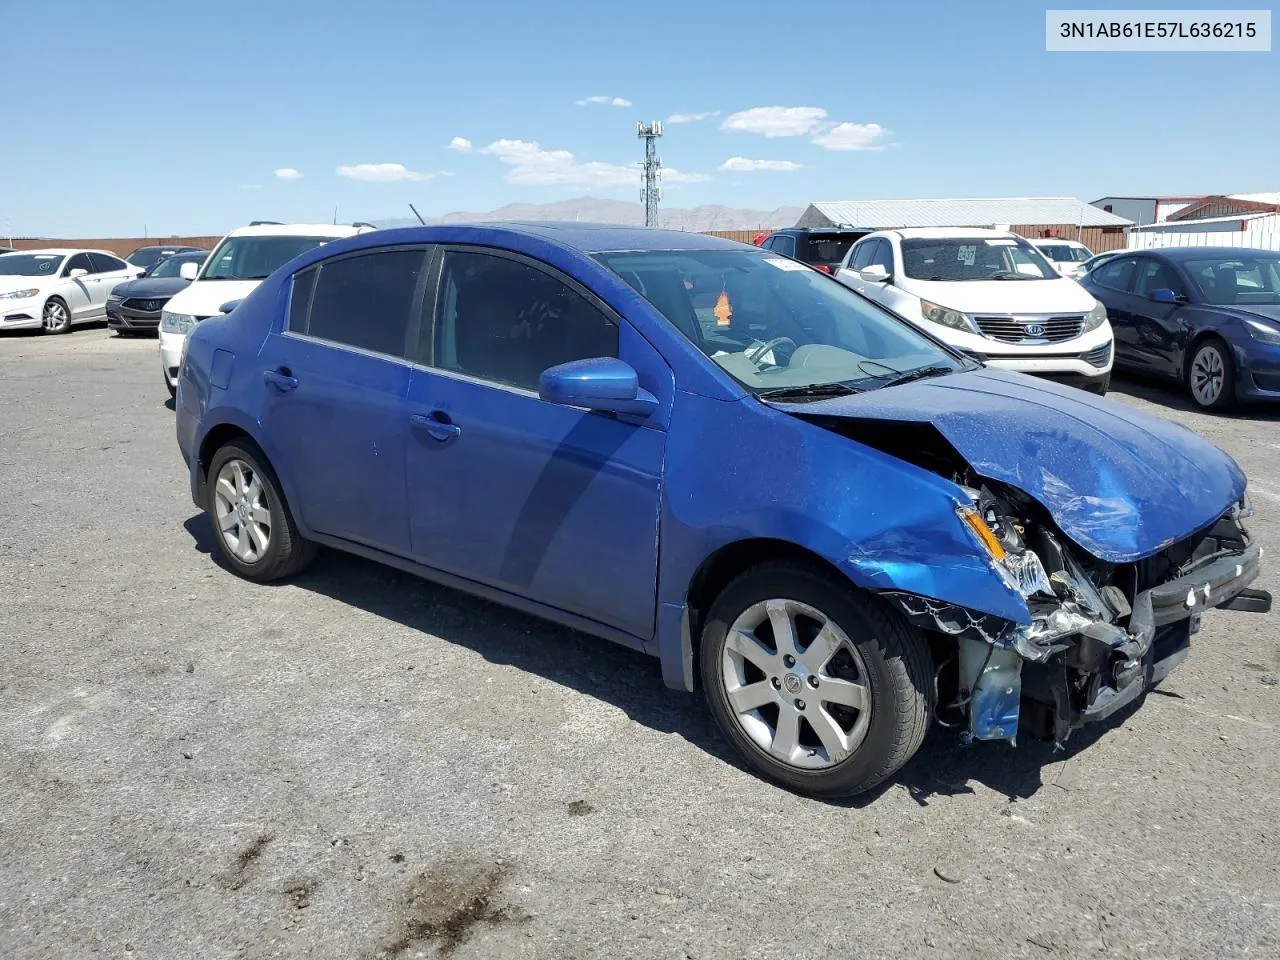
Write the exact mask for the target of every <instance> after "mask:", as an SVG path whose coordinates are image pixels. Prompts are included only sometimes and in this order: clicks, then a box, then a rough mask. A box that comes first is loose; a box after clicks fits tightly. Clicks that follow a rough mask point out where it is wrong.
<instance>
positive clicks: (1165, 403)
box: [1113, 372, 1280, 423]
mask: <svg viewBox="0 0 1280 960" xmlns="http://www.w3.org/2000/svg"><path fill="white" fill-rule="evenodd" d="M1113 389H1116V390H1118V392H1120V393H1123V394H1125V395H1126V396H1130V397H1137V398H1138V399H1140V400H1146V401H1147V402H1148V403H1154V404H1156V405H1157V406H1161V407H1168V408H1169V409H1171V410H1181V411H1183V412H1185V413H1199V414H1203V415H1204V416H1206V417H1223V418H1225V419H1228V420H1244V421H1250V422H1255V423H1275V422H1277V421H1280V404H1265V403H1254V404H1250V405H1248V406H1245V405H1241V406H1239V407H1236V408H1235V409H1234V410H1228V411H1227V412H1225V413H1210V412H1209V411H1207V410H1201V409H1200V408H1199V407H1197V406H1196V405H1195V403H1194V402H1193V401H1192V399H1191V398H1190V397H1189V396H1187V391H1186V389H1185V388H1184V387H1182V386H1180V385H1179V384H1176V383H1174V382H1173V381H1171V380H1157V379H1154V378H1148V377H1143V376H1140V375H1138V374H1134V373H1129V372H1126V373H1124V374H1123V375H1122V374H1119V373H1117V374H1116V375H1115V383H1114V387H1113Z"/></svg>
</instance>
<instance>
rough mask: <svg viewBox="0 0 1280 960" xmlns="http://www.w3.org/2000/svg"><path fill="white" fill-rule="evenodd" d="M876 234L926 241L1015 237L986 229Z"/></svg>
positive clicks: (926, 229)
mask: <svg viewBox="0 0 1280 960" xmlns="http://www.w3.org/2000/svg"><path fill="white" fill-rule="evenodd" d="M877 232H878V233H882V234H884V233H896V234H897V235H898V236H900V237H902V238H903V239H904V240H905V239H911V238H913V237H916V238H922V239H927V240H967V239H970V238H991V239H995V238H1006V239H1012V238H1014V237H1017V236H1018V235H1017V234H1016V233H1010V232H1009V231H1008V230H991V229H988V228H987V227H902V228H900V229H898V230H880V231H877Z"/></svg>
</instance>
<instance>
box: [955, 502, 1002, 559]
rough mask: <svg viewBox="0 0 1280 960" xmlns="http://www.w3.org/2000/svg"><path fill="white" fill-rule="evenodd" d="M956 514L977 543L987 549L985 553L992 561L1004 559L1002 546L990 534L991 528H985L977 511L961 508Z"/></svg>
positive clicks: (984, 522)
mask: <svg viewBox="0 0 1280 960" xmlns="http://www.w3.org/2000/svg"><path fill="white" fill-rule="evenodd" d="M956 513H958V514H959V515H960V519H961V520H963V521H964V522H965V524H966V525H967V526H968V527H969V529H970V530H972V531H973V533H974V536H976V537H977V538H978V542H979V543H981V544H982V545H983V546H984V547H986V548H987V553H989V554H991V558H992V559H993V560H996V561H1001V560H1003V559H1004V558H1005V549H1004V546H1003V545H1002V544H1001V543H1000V541H999V540H997V539H996V535H995V534H994V533H992V532H991V528H990V527H988V526H987V522H986V521H985V520H983V519H982V515H981V514H980V513H978V511H977V510H975V509H973V507H961V508H960V509H959V510H957V511H956Z"/></svg>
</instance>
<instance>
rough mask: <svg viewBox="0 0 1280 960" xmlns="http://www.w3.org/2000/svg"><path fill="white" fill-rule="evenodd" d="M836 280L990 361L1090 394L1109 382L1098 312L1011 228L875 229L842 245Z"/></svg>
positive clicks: (1102, 316)
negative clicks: (843, 250) (847, 246)
mask: <svg viewBox="0 0 1280 960" xmlns="http://www.w3.org/2000/svg"><path fill="white" fill-rule="evenodd" d="M836 279H837V280H839V281H840V282H841V283H843V284H845V285H846V286H849V287H852V288H853V289H854V290H857V291H858V292H859V293H861V294H862V295H863V296H865V297H867V298H868V299H871V300H874V301H876V302H877V303H879V304H881V305H883V306H885V307H887V308H889V309H890V310H892V311H893V312H894V313H896V314H898V315H899V316H902V317H904V318H905V319H907V320H909V321H910V322H911V323H914V324H915V325H916V326H918V327H920V328H922V329H924V330H927V331H928V332H929V333H931V334H933V335H934V336H935V337H937V338H938V339H940V340H943V341H945V342H946V343H948V344H950V345H951V346H953V347H956V348H957V349H959V350H961V351H963V352H964V353H966V354H968V355H969V356H971V357H973V358H974V359H976V360H981V361H983V362H985V363H989V364H990V365H991V366H993V367H1002V368H1004V369H1006V370H1020V371H1022V372H1023V373H1033V374H1038V375H1042V376H1046V377H1049V378H1051V379H1054V380H1058V381H1061V382H1064V383H1069V384H1071V385H1073V386H1078V387H1082V388H1083V389H1086V390H1090V391H1092V392H1093V393H1097V394H1099V395H1101V394H1105V393H1106V392H1107V389H1108V387H1109V386H1110V383H1111V361H1112V354H1113V352H1114V351H1113V348H1112V334H1111V325H1110V324H1109V323H1108V322H1107V311H1106V308H1105V307H1103V306H1102V304H1100V303H1098V301H1096V300H1095V299H1093V297H1092V296H1090V295H1089V293H1088V292H1087V291H1086V290H1085V289H1084V288H1083V287H1081V286H1080V284H1078V283H1076V282H1075V281H1074V280H1068V279H1067V278H1066V277H1063V276H1061V275H1059V274H1058V272H1057V271H1056V270H1054V268H1053V267H1052V266H1051V265H1050V264H1049V263H1048V262H1047V261H1046V260H1045V258H1044V257H1043V256H1041V254H1040V252H1039V251H1038V250H1036V248H1035V247H1033V246H1032V245H1031V244H1030V243H1028V242H1027V241H1026V240H1024V239H1023V238H1022V237H1019V236H1018V235H1017V234H1013V233H1005V232H1003V231H999V230H982V229H977V228H955V227H930V228H923V227H922V228H915V229H906V230H881V231H877V232H876V233H872V234H868V235H867V236H865V237H863V238H862V239H861V240H859V241H858V242H857V243H856V244H854V245H853V246H852V247H851V248H850V249H849V251H848V253H846V254H845V258H844V262H843V263H842V264H841V265H840V268H839V269H838V270H837V271H836Z"/></svg>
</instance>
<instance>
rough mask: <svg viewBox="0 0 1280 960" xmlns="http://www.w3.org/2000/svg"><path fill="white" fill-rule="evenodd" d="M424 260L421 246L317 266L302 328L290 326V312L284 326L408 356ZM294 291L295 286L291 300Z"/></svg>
mask: <svg viewBox="0 0 1280 960" xmlns="http://www.w3.org/2000/svg"><path fill="white" fill-rule="evenodd" d="M425 258H426V253H425V251H423V250H422V249H421V248H418V249H408V250H380V251H377V252H374V253H364V254H359V255H357V256H352V257H343V258H341V259H338V260H329V261H326V262H324V263H322V264H320V267H319V270H318V271H316V272H315V274H316V276H315V290H314V292H313V293H312V295H311V305H310V310H309V311H307V313H306V318H307V319H306V325H305V329H303V330H298V329H297V328H296V327H295V325H294V324H295V323H296V322H298V321H297V318H295V317H294V315H293V312H292V310H291V311H290V323H289V329H291V330H295V331H296V332H301V333H305V334H306V335H307V336H310V337H317V338H319V339H321V340H329V341H331V342H333V343H340V344H343V345H345V346H349V347H356V348H358V349H360V350H368V351H370V352H372V353H382V354H386V355H388V356H392V357H406V356H408V355H409V342H408V341H409V338H410V336H411V334H413V335H416V332H417V324H416V323H415V322H413V321H414V317H413V314H414V310H413V306H414V303H415V301H416V295H417V290H418V280H419V278H420V277H421V275H422V270H423V267H424V264H425ZM312 273H313V271H310V270H308V271H306V274H304V275H303V276H307V275H310V274H312ZM298 293H299V290H298V285H296V284H295V288H294V300H295V302H297V300H298Z"/></svg>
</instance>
